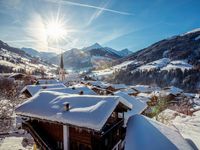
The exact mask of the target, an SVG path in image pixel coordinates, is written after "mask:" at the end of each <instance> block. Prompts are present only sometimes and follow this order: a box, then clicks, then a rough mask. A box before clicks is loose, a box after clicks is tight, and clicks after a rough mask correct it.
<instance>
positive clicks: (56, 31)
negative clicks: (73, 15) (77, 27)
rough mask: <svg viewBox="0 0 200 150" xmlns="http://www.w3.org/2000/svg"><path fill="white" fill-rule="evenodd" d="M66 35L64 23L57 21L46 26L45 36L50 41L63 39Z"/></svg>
mask: <svg viewBox="0 0 200 150" xmlns="http://www.w3.org/2000/svg"><path fill="white" fill-rule="evenodd" d="M66 34H67V31H66V28H65V25H64V23H62V22H59V21H51V22H48V23H47V24H46V35H47V37H48V38H49V39H52V40H56V41H58V40H61V39H64V38H65V36H66Z"/></svg>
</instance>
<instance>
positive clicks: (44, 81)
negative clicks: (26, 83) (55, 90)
mask: <svg viewBox="0 0 200 150" xmlns="http://www.w3.org/2000/svg"><path fill="white" fill-rule="evenodd" d="M38 82H39V84H58V83H61V82H60V81H59V80H56V79H39V80H38Z"/></svg>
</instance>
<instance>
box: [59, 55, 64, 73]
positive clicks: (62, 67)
mask: <svg viewBox="0 0 200 150" xmlns="http://www.w3.org/2000/svg"><path fill="white" fill-rule="evenodd" d="M60 69H64V63H63V53H62V54H61V56H60Z"/></svg>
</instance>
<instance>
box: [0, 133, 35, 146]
mask: <svg viewBox="0 0 200 150" xmlns="http://www.w3.org/2000/svg"><path fill="white" fill-rule="evenodd" d="M32 149H33V138H32V137H31V136H30V135H29V134H24V135H22V134H14V133H13V134H10V135H4V136H2V135H1V136H0V150H32Z"/></svg>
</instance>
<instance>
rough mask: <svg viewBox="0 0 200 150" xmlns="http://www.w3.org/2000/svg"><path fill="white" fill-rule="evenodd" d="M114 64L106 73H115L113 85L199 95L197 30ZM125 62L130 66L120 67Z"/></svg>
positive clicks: (199, 61) (199, 53)
mask: <svg viewBox="0 0 200 150" xmlns="http://www.w3.org/2000/svg"><path fill="white" fill-rule="evenodd" d="M117 62H118V63H116V64H115V65H114V66H113V67H112V68H110V69H109V72H112V74H111V75H112V76H113V72H114V73H115V78H114V79H113V81H114V82H117V83H126V84H148V85H150V84H153V85H158V86H160V87H165V86H176V87H179V88H182V89H184V90H186V91H192V92H196V91H200V75H199V73H200V30H199V29H195V30H193V31H190V32H187V33H185V34H181V35H177V36H173V37H171V38H168V39H164V40H161V41H159V42H156V43H155V44H152V45H151V46H149V47H147V48H144V49H142V50H139V51H137V52H135V53H133V54H130V55H128V56H127V57H123V58H121V59H119V60H117ZM126 62H131V63H128V65H127V66H124V65H123V64H127V63H126ZM121 64H122V65H121ZM115 66H118V67H117V69H114V68H116V67H115ZM119 66H123V67H122V68H119ZM112 70H113V71H112ZM103 72H104V74H106V73H105V70H104V71H103ZM99 74H101V73H99ZM107 74H108V73H107Z"/></svg>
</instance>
